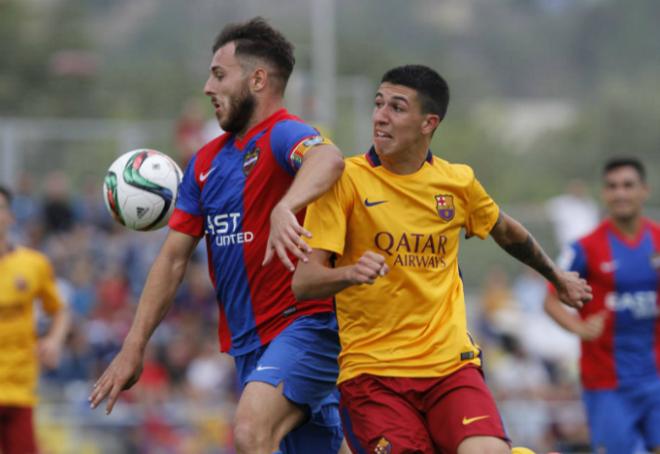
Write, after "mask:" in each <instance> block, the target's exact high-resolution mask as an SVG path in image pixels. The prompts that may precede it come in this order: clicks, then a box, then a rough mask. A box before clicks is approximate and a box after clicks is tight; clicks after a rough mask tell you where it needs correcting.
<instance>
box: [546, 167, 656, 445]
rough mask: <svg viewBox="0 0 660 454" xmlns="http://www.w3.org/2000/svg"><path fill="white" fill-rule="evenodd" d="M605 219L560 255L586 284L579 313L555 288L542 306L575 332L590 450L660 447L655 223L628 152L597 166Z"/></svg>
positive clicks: (640, 172)
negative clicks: (587, 294)
mask: <svg viewBox="0 0 660 454" xmlns="http://www.w3.org/2000/svg"><path fill="white" fill-rule="evenodd" d="M602 178H603V189H602V199H603V202H604V204H605V208H606V210H607V218H606V219H605V220H604V221H603V222H602V223H601V224H600V225H599V226H598V227H597V228H596V229H595V230H594V231H593V232H591V233H590V234H588V235H586V236H584V237H583V238H581V239H579V240H578V241H576V242H575V243H573V244H572V245H571V246H570V247H569V248H568V249H567V250H566V251H564V252H563V253H562V257H561V259H560V261H561V262H562V265H563V266H565V267H566V269H568V270H572V271H577V272H579V273H580V275H581V276H583V277H584V278H585V279H586V280H587V281H588V282H589V283H590V284H591V286H592V288H593V295H594V298H593V300H592V301H590V302H589V303H587V304H585V305H584V307H583V308H582V309H580V311H579V314H575V313H571V312H569V311H567V310H566V309H565V308H563V307H561V305H560V304H559V302H558V301H557V299H556V296H555V295H554V293H552V292H549V293H548V296H547V298H546V301H545V309H546V312H547V313H548V314H549V315H550V316H551V317H552V318H554V319H555V321H557V323H559V324H560V325H561V326H563V327H564V328H566V329H567V330H568V331H571V332H573V333H575V334H577V335H578V336H580V338H581V341H582V342H581V350H582V351H581V358H580V372H581V380H582V386H583V401H584V404H585V407H586V409H587V417H588V420H589V428H590V432H591V442H592V445H593V448H594V451H595V452H608V453H617V454H618V453H622V454H625V453H632V452H634V450H635V447H636V445H637V443H638V442H639V441H640V440H641V439H643V440H644V443H645V445H646V447H647V449H649V450H653V451H654V452H655V453H660V306H659V303H658V289H660V227H658V224H657V223H655V222H653V221H651V220H650V219H648V218H645V217H644V216H643V206H644V202H645V201H646V199H647V197H648V187H647V185H646V176H645V170H644V166H643V165H642V163H641V162H640V161H638V160H636V159H634V158H615V159H612V160H610V161H608V162H607V163H606V164H605V166H604V168H603V177H602Z"/></svg>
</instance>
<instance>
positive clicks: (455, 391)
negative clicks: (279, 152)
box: [293, 65, 590, 454]
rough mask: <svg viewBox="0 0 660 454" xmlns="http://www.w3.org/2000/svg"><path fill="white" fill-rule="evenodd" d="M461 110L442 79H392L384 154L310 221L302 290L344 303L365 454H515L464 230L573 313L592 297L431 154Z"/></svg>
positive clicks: (347, 382)
mask: <svg viewBox="0 0 660 454" xmlns="http://www.w3.org/2000/svg"><path fill="white" fill-rule="evenodd" d="M448 102H449V87H448V86H447V83H446V82H445V81H444V79H443V78H442V77H441V76H440V75H439V74H438V73H437V72H435V71H434V70H432V69H431V68H428V67H426V66H422V65H408V66H402V67H398V68H394V69H392V70H390V71H388V72H387V73H385V75H384V76H383V78H382V80H381V84H380V87H379V88H378V91H377V93H376V96H375V100H374V109H373V114H372V121H373V138H372V139H373V143H374V146H373V147H372V148H371V149H370V150H369V151H368V152H367V153H366V154H364V155H361V156H354V157H351V158H349V159H347V160H346V170H345V171H344V174H343V175H342V177H341V178H340V179H339V181H338V182H337V184H335V186H334V187H333V189H332V190H330V191H328V192H327V193H326V194H324V195H323V196H322V197H320V198H319V199H318V200H317V201H315V202H314V203H313V204H311V205H310V207H309V210H308V213H307V217H306V219H305V228H307V229H309V230H310V231H311V232H312V233H313V234H314V236H313V238H311V239H310V245H311V246H312V247H313V248H314V251H313V252H312V255H311V256H310V260H309V261H308V262H307V263H299V264H298V269H297V270H296V273H295V275H294V280H293V286H294V291H295V293H296V296H298V297H299V298H301V299H304V298H319V297H326V296H329V295H334V294H336V296H335V299H336V310H337V319H338V322H339V327H340V331H339V332H340V339H341V345H342V351H341V354H340V356H339V363H340V374H339V379H338V383H339V389H340V391H341V415H342V421H343V423H344V432H345V435H346V439H347V441H348V443H349V445H350V446H351V449H352V450H353V452H355V453H362V452H370V453H371V452H375V453H392V454H398V453H412V452H424V453H434V452H451V453H454V452H458V453H462V454H465V453H485V452H488V453H507V452H511V450H510V448H509V446H508V444H507V441H508V440H507V437H506V433H505V431H504V427H503V424H502V421H501V418H500V415H499V412H498V410H497V408H496V406H495V402H494V400H493V397H492V395H491V393H490V391H489V390H488V387H487V386H486V384H485V381H484V378H483V376H482V374H481V351H480V349H479V347H478V345H476V343H475V342H474V341H473V340H472V337H471V336H470V334H469V333H468V331H467V321H466V313H465V301H464V295H463V282H462V279H461V277H460V271H459V268H458V246H459V240H460V236H461V233H462V232H463V231H465V234H466V235H467V236H475V235H476V236H478V237H480V238H485V237H487V236H488V235H490V236H492V237H493V239H495V241H496V242H497V243H498V244H499V245H500V246H501V247H502V248H503V249H505V250H506V251H507V252H508V253H510V254H511V255H513V256H514V257H516V258H517V259H518V260H520V261H522V262H524V263H526V264H527V265H529V266H531V267H533V268H534V269H536V270H537V271H539V272H540V273H541V274H542V275H543V276H545V277H546V278H547V279H548V280H549V281H550V282H552V283H553V284H554V285H555V286H556V287H557V288H558V290H559V292H560V295H561V297H562V299H563V300H565V301H566V302H567V303H569V304H572V305H576V306H579V305H580V304H581V303H582V301H584V300H587V299H589V297H590V294H589V289H588V286H587V285H586V283H585V282H584V281H583V280H581V279H579V278H578V277H577V273H568V272H563V271H561V270H560V269H558V268H557V267H556V266H555V265H554V263H553V262H552V260H550V259H549V258H548V256H547V255H546V254H545V253H544V252H543V250H542V249H541V247H540V246H539V245H538V243H536V241H535V240H534V239H533V237H532V236H531V235H530V234H529V232H528V231H527V230H526V229H525V228H524V227H523V226H522V225H520V224H519V223H518V222H516V221H515V220H514V219H512V218H510V217H509V216H507V215H506V214H504V213H503V212H501V211H500V209H499V207H498V206H497V204H496V203H495V202H494V201H493V200H492V199H491V198H490V196H489V195H488V194H487V193H486V191H485V190H484V188H483V187H482V186H481V184H480V183H479V180H478V179H477V178H476V177H475V175H474V171H473V170H472V169H471V168H470V167H469V166H467V165H463V164H452V163H449V162H447V161H445V160H443V159H440V158H439V157H437V156H434V155H433V154H432V153H431V151H430V150H429V145H430V142H431V137H432V135H433V133H434V132H435V130H436V128H437V127H438V125H439V124H440V122H441V121H442V120H443V119H444V117H445V113H446V110H447V105H448ZM333 256H334V260H333ZM331 263H332V264H331ZM333 265H334V266H333ZM362 284H370V285H362Z"/></svg>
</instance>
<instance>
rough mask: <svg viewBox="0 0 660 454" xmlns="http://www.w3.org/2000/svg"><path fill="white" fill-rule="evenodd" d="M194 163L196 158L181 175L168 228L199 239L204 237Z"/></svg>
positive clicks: (199, 191) (199, 192) (199, 194)
mask: <svg viewBox="0 0 660 454" xmlns="http://www.w3.org/2000/svg"><path fill="white" fill-rule="evenodd" d="M196 162H197V156H195V157H194V158H193V159H192V160H191V161H190V162H189V163H188V166H187V167H186V170H185V172H184V173H183V178H182V179H181V183H179V193H178V196H177V199H176V207H175V208H174V213H172V217H171V218H170V221H169V227H170V228H171V229H172V230H176V231H178V232H181V233H186V234H188V235H191V236H194V237H197V238H199V237H201V236H203V235H204V217H203V215H202V210H201V206H200V200H201V189H200V187H199V184H198V182H197V178H196V177H195V163H196Z"/></svg>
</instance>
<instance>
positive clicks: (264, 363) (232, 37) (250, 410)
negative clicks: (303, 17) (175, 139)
mask: <svg viewBox="0 0 660 454" xmlns="http://www.w3.org/2000/svg"><path fill="white" fill-rule="evenodd" d="M213 52H214V54H213V59H212V61H211V66H210V76H209V79H208V81H207V82H206V85H205V87H204V91H205V93H206V94H207V95H208V96H209V97H210V98H211V102H212V103H213V106H214V107H215V112H216V116H217V118H218V121H219V123H220V126H221V127H222V129H223V130H224V131H227V132H226V133H225V134H223V135H222V136H220V137H218V138H216V139H214V140H213V141H211V142H210V143H208V144H207V145H206V146H204V147H202V149H201V150H200V151H199V152H198V153H197V154H196V155H195V156H194V157H193V158H192V159H191V161H190V163H189V164H188V166H187V168H186V171H185V174H184V177H183V181H182V183H181V187H180V195H179V199H178V201H177V208H176V211H175V212H174V214H173V216H172V219H171V220H170V228H171V230H170V232H169V234H168V237H167V239H166V240H165V243H164V244H163V247H162V249H161V252H160V254H159V256H158V258H157V259H156V262H155V263H154V265H153V267H152V269H151V272H150V274H149V277H148V279H147V282H146V284H145V288H144V291H143V294H142V297H141V299H140V303H139V307H138V311H137V314H136V317H135V320H134V323H133V326H132V328H131V330H130V332H129V334H128V335H127V338H126V340H125V341H124V345H123V347H122V350H121V351H120V353H119V354H118V356H117V357H116V358H115V359H114V361H113V362H112V363H111V364H110V366H109V367H108V369H107V370H106V371H105V373H104V374H103V375H102V376H101V378H100V379H99V380H98V382H97V384H96V385H95V388H94V391H93V392H92V395H91V397H90V399H91V404H92V406H93V407H95V406H97V405H98V404H99V403H100V402H101V401H102V400H103V399H104V398H106V397H109V399H108V404H107V411H108V412H110V411H111V410H112V406H113V405H114V403H115V401H116V399H117V397H118V394H119V392H120V391H121V390H122V389H126V388H128V387H130V386H131V385H132V384H133V383H135V381H136V380H137V379H138V377H139V375H140V370H141V365H142V360H143V359H142V357H143V351H144V346H145V344H146V342H147V341H148V339H149V337H150V336H151V334H152V332H153V330H154V329H155V328H156V326H157V325H158V323H159V322H160V320H161V319H162V318H163V316H164V315H165V313H166V311H167V309H168V307H169V304H170V302H171V300H172V297H173V296H174V293H175V291H176V289H177V286H178V284H179V283H180V282H181V279H182V278H183V274H184V271H185V268H186V265H187V262H188V259H189V257H190V255H191V253H192V251H193V249H194V248H195V246H196V245H197V242H198V241H199V239H200V238H202V237H205V238H206V243H207V251H208V260H209V270H210V274H211V279H212V281H213V284H214V285H215V288H216V295H217V300H218V306H219V310H220V327H219V335H220V344H221V349H222V350H223V351H226V352H229V353H230V354H231V355H233V356H234V358H235V360H236V367H237V372H238V375H239V380H240V384H241V386H242V388H243V393H242V395H241V398H240V401H239V404H238V408H237V411H236V417H235V429H234V435H235V443H236V447H237V450H238V452H239V453H251V454H253V453H268V454H270V453H272V452H273V451H277V450H278V449H281V450H282V451H284V452H287V453H294V452H315V453H328V454H334V453H336V452H337V451H338V450H339V448H340V444H341V440H342V431H341V423H340V421H339V416H338V410H337V397H336V389H335V380H336V377H337V372H338V370H337V354H338V351H339V343H338V338H337V328H336V320H335V317H334V314H333V313H332V310H333V308H332V300H331V299H318V300H315V301H309V302H305V303H298V302H297V301H296V300H295V298H294V296H293V293H292V292H291V271H293V267H294V263H295V261H296V259H301V260H306V253H307V252H309V247H308V246H307V245H306V244H305V243H304V241H302V240H300V237H301V236H305V234H306V232H305V231H304V230H303V229H302V227H301V225H300V222H301V221H302V215H303V209H304V208H305V206H306V205H307V204H308V203H309V202H311V201H312V200H314V199H315V198H316V197H318V196H319V195H321V194H322V193H323V192H325V191H326V190H327V189H328V188H329V187H330V186H331V185H332V184H333V183H334V182H335V181H336V180H337V178H339V176H340V175H341V172H342V170H343V168H344V162H343V157H342V154H341V152H340V151H339V150H338V149H337V148H336V147H335V146H334V145H333V144H332V143H331V142H330V141H329V140H328V139H326V138H325V137H323V136H321V135H320V134H319V132H318V131H316V130H315V129H314V128H312V127H311V126H309V125H307V124H305V123H303V122H302V121H301V120H300V119H298V118H296V117H295V116H293V115H291V114H289V113H288V112H287V111H286V110H285V109H284V108H283V107H282V103H283V95H284V89H285V87H286V83H287V80H288V78H289V75H290V73H291V71H292V69H293V66H294V61H295V59H294V57H293V49H292V45H291V44H290V43H289V42H288V41H287V40H286V38H285V37H284V36H282V35H281V34H280V33H279V32H278V31H276V30H274V29H273V28H272V27H270V26H269V25H268V24H267V23H266V22H265V21H264V20H262V19H260V18H256V19H253V20H251V21H249V22H247V23H244V24H231V25H228V26H227V27H225V29H224V30H223V31H222V32H221V33H220V35H219V36H218V38H217V39H216V42H215V44H214V46H213ZM269 218H270V223H269ZM275 254H277V255H278V256H279V259H280V260H271V259H272V257H273V256H274V255H275ZM280 442H281V443H280Z"/></svg>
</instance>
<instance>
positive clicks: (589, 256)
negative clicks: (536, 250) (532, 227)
mask: <svg viewBox="0 0 660 454" xmlns="http://www.w3.org/2000/svg"><path fill="white" fill-rule="evenodd" d="M566 259H567V260H566V262H565V265H567V266H566V268H567V269H569V270H571V271H577V272H578V273H579V274H580V275H581V276H582V277H584V278H585V279H587V281H588V282H589V284H590V285H591V287H592V289H593V300H592V301H590V302H588V303H586V304H585V305H584V307H583V308H582V309H581V310H580V316H581V317H582V318H583V319H584V318H586V317H588V316H590V315H592V314H595V313H598V312H601V311H603V310H606V311H607V318H606V321H605V329H604V332H603V334H602V335H601V336H600V337H599V338H597V339H595V340H593V341H582V353H581V358H580V369H581V374H582V384H583V386H584V388H585V389H614V388H616V387H618V386H626V385H630V384H634V383H639V381H640V380H646V379H658V377H659V376H660V307H659V305H658V291H659V290H660V289H659V286H660V227H659V226H658V225H657V224H656V223H654V222H652V221H651V220H648V219H644V220H643V227H642V228H641V229H640V231H639V233H638V234H637V236H636V237H635V238H633V239H627V238H625V237H623V236H622V235H621V234H620V233H619V232H618V231H617V230H616V228H615V227H614V225H613V224H612V222H611V221H609V220H606V221H604V222H603V223H601V224H600V225H599V226H598V227H597V228H596V229H595V230H594V231H593V232H592V233H590V234H589V235H587V236H585V237H583V238H582V239H580V240H578V241H577V242H575V243H574V244H573V245H572V246H571V248H570V250H569V253H568V254H567V257H566Z"/></svg>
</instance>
